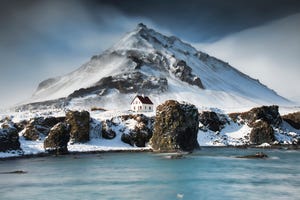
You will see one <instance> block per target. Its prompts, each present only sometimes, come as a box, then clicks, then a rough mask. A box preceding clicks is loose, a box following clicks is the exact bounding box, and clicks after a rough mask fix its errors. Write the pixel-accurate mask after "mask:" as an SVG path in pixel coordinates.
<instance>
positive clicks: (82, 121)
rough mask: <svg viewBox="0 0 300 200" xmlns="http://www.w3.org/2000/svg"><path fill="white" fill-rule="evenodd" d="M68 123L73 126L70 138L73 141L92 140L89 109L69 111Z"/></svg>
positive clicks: (67, 114)
mask: <svg viewBox="0 0 300 200" xmlns="http://www.w3.org/2000/svg"><path fill="white" fill-rule="evenodd" d="M65 121H66V123H68V124H69V125H70V127H71V130H70V139H71V142H72V143H84V142H87V141H89V140H90V136H89V132H90V113H89V112H87V111H81V112H80V111H68V112H67V113H66V120H65Z"/></svg>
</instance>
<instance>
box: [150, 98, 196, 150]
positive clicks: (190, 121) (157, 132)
mask: <svg viewBox="0 0 300 200" xmlns="http://www.w3.org/2000/svg"><path fill="white" fill-rule="evenodd" d="M198 126H199V119H198V109H197V108H196V107H195V106H194V105H191V104H186V103H185V104H180V103H179V102H177V101H173V100H169V101H166V102H165V103H163V104H161V105H159V106H158V107H157V109H156V117H155V124H154V130H153V136H152V138H151V142H150V144H151V146H152V148H153V150H154V151H160V152H174V151H188V152H190V151H193V150H194V149H198V148H199V144H198V141H197V134H198Z"/></svg>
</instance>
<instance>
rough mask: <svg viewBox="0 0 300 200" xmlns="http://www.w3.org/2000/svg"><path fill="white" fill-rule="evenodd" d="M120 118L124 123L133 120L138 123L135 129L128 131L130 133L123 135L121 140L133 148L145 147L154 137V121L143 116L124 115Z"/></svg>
mask: <svg viewBox="0 0 300 200" xmlns="http://www.w3.org/2000/svg"><path fill="white" fill-rule="evenodd" d="M120 118H121V120H122V121H127V120H129V119H133V120H135V121H136V122H137V124H136V125H135V126H134V128H133V129H129V130H128V133H123V134H122V136H121V140H122V141H123V142H124V143H127V144H129V145H131V146H137V147H145V146H146V143H148V142H149V140H150V138H151V137H152V127H153V123H154V119H153V118H150V117H147V116H145V115H143V114H137V115H123V116H121V117H120Z"/></svg>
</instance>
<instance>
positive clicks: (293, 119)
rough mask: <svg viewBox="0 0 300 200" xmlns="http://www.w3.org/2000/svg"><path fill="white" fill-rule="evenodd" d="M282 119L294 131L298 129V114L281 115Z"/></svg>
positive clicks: (299, 115)
mask: <svg viewBox="0 0 300 200" xmlns="http://www.w3.org/2000/svg"><path fill="white" fill-rule="evenodd" d="M282 119H283V120H284V121H286V122H287V123H289V124H290V125H291V126H292V127H294V128H295V129H300V112H295V113H290V114H287V115H283V116H282Z"/></svg>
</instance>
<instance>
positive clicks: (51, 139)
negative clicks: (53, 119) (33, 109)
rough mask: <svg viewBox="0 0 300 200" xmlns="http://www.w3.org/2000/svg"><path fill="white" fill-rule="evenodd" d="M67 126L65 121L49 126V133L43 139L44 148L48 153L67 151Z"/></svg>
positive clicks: (68, 136) (63, 152)
mask: <svg viewBox="0 0 300 200" xmlns="http://www.w3.org/2000/svg"><path fill="white" fill-rule="evenodd" d="M69 131H70V130H69V127H68V125H67V124H66V123H62V122H60V123H58V124H56V125H55V126H54V127H53V128H51V130H50V132H49V135H48V136H47V137H46V139H45V141H44V149H45V150H46V151H48V152H49V153H54V154H66V153H68V142H69V139H70V134H69Z"/></svg>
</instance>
